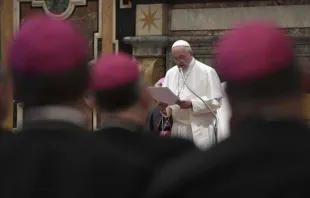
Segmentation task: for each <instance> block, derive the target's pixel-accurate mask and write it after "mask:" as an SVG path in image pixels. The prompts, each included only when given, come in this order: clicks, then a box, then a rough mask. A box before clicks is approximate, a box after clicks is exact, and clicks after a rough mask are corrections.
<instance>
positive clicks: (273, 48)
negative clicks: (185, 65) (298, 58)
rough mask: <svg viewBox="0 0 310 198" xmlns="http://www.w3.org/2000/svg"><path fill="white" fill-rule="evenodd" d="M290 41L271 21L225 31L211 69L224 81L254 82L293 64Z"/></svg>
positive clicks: (257, 21)
mask: <svg viewBox="0 0 310 198" xmlns="http://www.w3.org/2000/svg"><path fill="white" fill-rule="evenodd" d="M293 49H294V48H293V43H292V40H291V39H290V38H289V37H288V36H287V35H286V34H285V32H284V31H283V30H281V29H280V27H279V26H278V25H277V24H275V23H274V22H272V21H266V20H252V21H248V22H246V23H243V24H242V25H240V26H237V27H235V28H233V29H232V30H229V31H227V32H226V33H225V34H224V36H223V37H222V38H221V39H220V40H219V42H218V43H217V47H216V57H215V66H216V69H217V71H218V72H219V74H220V75H221V77H223V79H225V80H227V81H243V80H257V79H260V78H262V77H266V76H268V75H271V74H274V73H276V72H278V71H279V70H282V69H284V68H285V67H287V66H288V65H289V63H291V62H292V61H293V58H294V52H293Z"/></svg>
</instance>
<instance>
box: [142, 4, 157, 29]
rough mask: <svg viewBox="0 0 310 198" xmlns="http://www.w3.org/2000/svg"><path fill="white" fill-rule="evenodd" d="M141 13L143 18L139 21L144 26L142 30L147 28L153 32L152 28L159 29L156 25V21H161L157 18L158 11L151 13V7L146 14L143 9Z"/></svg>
mask: <svg viewBox="0 0 310 198" xmlns="http://www.w3.org/2000/svg"><path fill="white" fill-rule="evenodd" d="M140 11H141V12H142V14H143V18H141V19H139V21H142V22H143V26H142V28H141V29H144V28H145V27H146V26H147V27H148V31H149V32H150V31H151V27H152V26H153V27H155V28H158V27H157V25H156V21H157V20H159V19H160V18H157V17H155V16H156V13H157V9H156V10H155V11H153V12H152V11H151V7H150V6H149V9H148V12H147V13H145V12H144V11H143V10H142V9H140Z"/></svg>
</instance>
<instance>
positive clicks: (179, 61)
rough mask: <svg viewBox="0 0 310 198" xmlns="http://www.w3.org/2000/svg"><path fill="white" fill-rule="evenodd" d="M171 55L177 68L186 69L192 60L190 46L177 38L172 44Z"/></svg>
mask: <svg viewBox="0 0 310 198" xmlns="http://www.w3.org/2000/svg"><path fill="white" fill-rule="evenodd" d="M171 52H172V56H173V59H174V61H175V63H176V65H177V66H178V67H179V68H184V69H186V68H187V67H188V66H189V64H190V63H191V61H192V58H193V53H192V49H191V46H190V44H189V43H188V42H186V41H184V40H178V41H176V42H175V43H174V44H173V45H172V50H171Z"/></svg>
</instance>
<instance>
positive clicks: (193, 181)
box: [149, 21, 310, 198]
mask: <svg viewBox="0 0 310 198" xmlns="http://www.w3.org/2000/svg"><path fill="white" fill-rule="evenodd" d="M217 46H218V48H217V51H216V52H217V54H216V63H217V65H216V66H217V69H218V71H219V73H220V74H221V75H222V77H223V78H224V80H225V81H226V82H227V89H226V91H227V95H228V99H229V101H230V104H231V109H232V123H231V136H230V137H229V138H228V139H226V140H224V141H223V142H221V143H220V144H219V145H218V146H216V147H215V148H213V149H211V150H209V151H208V152H206V153H205V154H203V155H200V154H197V155H196V157H195V154H193V153H192V155H191V156H188V158H184V159H183V160H182V161H176V162H175V163H171V164H169V167H168V166H167V168H166V169H163V171H162V172H161V173H160V174H158V175H163V176H158V177H157V180H156V179H155V182H154V185H153V187H152V191H151V192H153V195H152V196H149V197H172V195H173V196H175V197H179V198H180V197H239V198H240V197H247V198H248V197H251V198H256V197H257V198H261V197H265V198H266V197H282V198H283V197H309V190H308V187H307V184H308V183H309V181H310V169H309V167H310V155H309V153H310V132H309V129H308V126H307V125H306V124H305V123H304V121H303V113H302V85H301V74H300V71H299V66H298V63H297V60H296V57H295V56H294V52H293V51H294V50H293V49H294V46H293V44H292V41H291V39H290V38H289V37H288V36H286V35H285V33H284V32H283V31H282V30H281V29H280V27H278V26H277V25H276V24H274V23H272V22H269V21H251V22H248V23H245V24H243V25H242V26H239V27H237V28H235V29H233V30H231V31H229V32H227V33H226V34H225V35H224V37H223V38H222V39H220V41H219V43H218V45H217ZM176 167H177V168H176ZM171 178H174V179H171Z"/></svg>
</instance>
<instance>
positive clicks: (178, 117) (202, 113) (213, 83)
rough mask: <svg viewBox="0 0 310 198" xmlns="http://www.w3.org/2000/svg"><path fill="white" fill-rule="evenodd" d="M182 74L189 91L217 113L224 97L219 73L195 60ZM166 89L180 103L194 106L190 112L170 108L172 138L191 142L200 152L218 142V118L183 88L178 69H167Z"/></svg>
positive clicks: (168, 112) (174, 106) (174, 107)
mask: <svg viewBox="0 0 310 198" xmlns="http://www.w3.org/2000/svg"><path fill="white" fill-rule="evenodd" d="M183 75H184V78H185V80H186V83H187V85H188V86H189V88H190V89H191V90H192V91H194V92H195V93H196V94H197V95H198V96H199V97H201V98H202V99H203V100H204V101H205V102H206V103H207V104H208V105H209V107H211V109H212V110H213V111H214V112H215V113H216V112H217V109H218V108H220V106H221V98H222V97H223V91H222V87H221V82H220V80H219V77H218V75H217V73H216V71H215V70H214V69H213V68H212V67H209V66H207V65H205V64H203V63H201V62H199V61H197V60H195V59H194V58H193V60H192V61H191V63H190V65H189V67H188V69H187V70H186V71H183ZM163 87H168V88H169V89H171V91H172V92H173V93H174V94H176V95H178V96H179V98H180V99H181V100H191V102H192V106H193V107H192V108H190V109H181V108H180V107H179V106H178V105H171V106H169V107H168V108H167V115H168V116H170V115H172V118H173V126H172V130H171V133H172V136H175V137H180V138H184V139H188V140H192V141H193V142H194V143H195V144H196V146H197V147H199V148H201V149H207V148H209V147H211V146H212V145H213V144H214V143H215V135H214V122H215V118H214V116H213V115H212V113H211V112H210V110H209V109H208V108H207V107H206V106H205V104H204V103H203V102H202V101H201V100H200V99H199V98H197V96H195V95H194V94H193V93H192V92H191V91H190V90H189V89H188V88H187V87H186V86H185V85H184V81H183V79H182V76H181V74H180V72H179V69H178V67H177V66H174V67H172V68H171V69H169V70H168V72H167V74H166V77H165V81H164V83H163Z"/></svg>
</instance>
